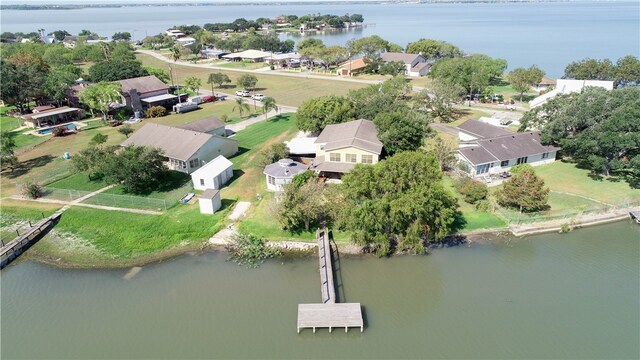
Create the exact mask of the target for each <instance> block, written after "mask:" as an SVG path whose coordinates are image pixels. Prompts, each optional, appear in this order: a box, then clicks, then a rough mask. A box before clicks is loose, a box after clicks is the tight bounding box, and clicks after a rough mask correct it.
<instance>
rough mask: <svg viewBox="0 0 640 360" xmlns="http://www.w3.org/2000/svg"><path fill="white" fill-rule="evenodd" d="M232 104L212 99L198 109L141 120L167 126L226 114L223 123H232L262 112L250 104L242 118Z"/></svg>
mask: <svg viewBox="0 0 640 360" xmlns="http://www.w3.org/2000/svg"><path fill="white" fill-rule="evenodd" d="M234 106H235V101H233V100H225V101H214V102H212V103H206V104H200V109H199V110H194V111H190V112H188V113H184V114H171V115H167V116H163V117H160V118H154V119H144V121H143V122H152V123H157V124H162V125H168V126H179V125H182V124H187V123H190V122H193V121H197V120H201V119H204V118H207V117H210V116H216V117H218V118H220V117H221V116H222V115H227V117H228V119H227V121H226V122H225V123H226V124H233V123H236V122H239V121H242V120H246V119H247V118H249V117H251V116H255V115H259V114H262V109H261V108H257V110H255V109H254V108H253V106H251V107H250V110H249V113H244V114H243V115H242V118H240V114H239V113H238V111H237V110H236V111H234V110H233V108H234Z"/></svg>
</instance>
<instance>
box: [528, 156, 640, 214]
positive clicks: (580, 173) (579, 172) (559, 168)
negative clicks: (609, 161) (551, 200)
mask: <svg viewBox="0 0 640 360" xmlns="http://www.w3.org/2000/svg"><path fill="white" fill-rule="evenodd" d="M535 171H536V174H538V175H539V176H540V177H542V178H543V179H544V181H545V184H546V185H547V186H548V187H549V188H550V189H551V190H555V191H561V192H566V193H571V194H576V195H580V196H584V197H587V198H591V199H595V200H598V201H602V202H605V203H610V204H613V205H622V204H623V203H624V202H625V201H640V189H632V188H631V187H630V186H629V184H628V183H627V182H625V181H624V180H620V179H617V178H613V177H611V178H600V179H598V178H593V177H590V176H589V171H588V170H583V169H578V168H577V167H576V165H575V164H572V163H567V162H562V161H556V162H554V163H553V164H549V165H542V166H537V167H536V168H535ZM552 205H553V204H552Z"/></svg>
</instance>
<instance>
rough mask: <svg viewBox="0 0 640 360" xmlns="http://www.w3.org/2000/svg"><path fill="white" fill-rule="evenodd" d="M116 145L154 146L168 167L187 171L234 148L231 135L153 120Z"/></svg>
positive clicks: (235, 142)
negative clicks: (213, 133)
mask: <svg viewBox="0 0 640 360" xmlns="http://www.w3.org/2000/svg"><path fill="white" fill-rule="evenodd" d="M120 146H149V147H153V148H158V149H160V151H161V152H162V155H163V156H164V157H165V158H166V163H167V166H168V167H169V168H170V169H172V170H176V171H181V172H184V173H187V174H190V173H192V172H193V171H195V170H196V169H198V168H200V167H201V166H203V165H204V164H206V163H208V162H209V161H211V160H213V159H215V158H216V157H218V156H219V155H222V156H225V157H229V156H232V155H234V154H235V153H236V152H238V141H237V140H235V139H229V138H226V137H223V136H219V135H211V134H207V133H204V132H199V131H193V130H187V129H180V128H176V127H171V126H166V125H160V124H154V123H148V124H145V125H144V126H143V127H142V128H140V130H138V131H136V132H135V133H133V135H131V136H130V137H129V138H128V139H127V140H125V141H124V142H123V143H122V144H120Z"/></svg>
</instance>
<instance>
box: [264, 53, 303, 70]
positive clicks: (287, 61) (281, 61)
mask: <svg viewBox="0 0 640 360" xmlns="http://www.w3.org/2000/svg"><path fill="white" fill-rule="evenodd" d="M264 60H265V62H266V63H267V64H269V65H274V66H280V67H291V65H293V64H295V66H297V65H300V54H298V53H297V52H290V53H284V54H272V55H271V56H270V57H268V58H266V59H264Z"/></svg>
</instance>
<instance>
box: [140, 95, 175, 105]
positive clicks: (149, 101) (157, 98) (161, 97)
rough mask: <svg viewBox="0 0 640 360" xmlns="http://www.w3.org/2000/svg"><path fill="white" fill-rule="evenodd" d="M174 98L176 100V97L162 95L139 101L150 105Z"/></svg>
mask: <svg viewBox="0 0 640 360" xmlns="http://www.w3.org/2000/svg"><path fill="white" fill-rule="evenodd" d="M175 98H177V96H176V95H171V94H162V95H156V96H150V97H148V98H144V99H140V101H144V102H147V103H152V102H156V101H162V100H170V99H175Z"/></svg>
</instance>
